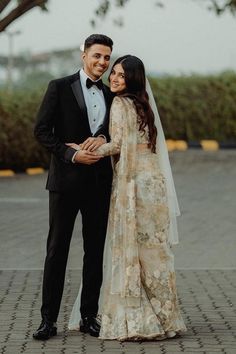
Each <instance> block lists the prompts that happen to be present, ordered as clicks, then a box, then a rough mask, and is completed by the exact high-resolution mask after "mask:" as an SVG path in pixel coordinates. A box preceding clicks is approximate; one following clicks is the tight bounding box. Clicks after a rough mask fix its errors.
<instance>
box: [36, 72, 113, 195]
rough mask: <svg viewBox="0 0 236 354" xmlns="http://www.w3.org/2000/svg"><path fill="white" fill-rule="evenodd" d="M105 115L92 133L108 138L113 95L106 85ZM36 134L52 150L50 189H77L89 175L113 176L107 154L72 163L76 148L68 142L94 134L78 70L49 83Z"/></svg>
mask: <svg viewBox="0 0 236 354" xmlns="http://www.w3.org/2000/svg"><path fill="white" fill-rule="evenodd" d="M103 94H104V97H105V101H106V107H107V110H106V116H105V118H104V122H103V125H102V126H101V127H100V128H99V130H98V131H97V132H96V133H95V134H94V135H93V136H98V135H99V134H103V135H105V136H106V138H107V140H108V141H109V134H108V126H109V111H110V106H111V102H112V99H113V96H112V94H111V93H110V90H109V88H108V87H107V86H105V85H103ZM34 133H35V137H36V139H37V140H38V141H39V142H40V144H42V145H43V146H44V147H45V148H46V149H47V150H48V151H49V152H51V153H52V157H51V162H50V168H49V174H48V180H47V185H46V188H47V189H48V190H50V191H58V192H59V191H69V190H72V191H73V190H75V189H78V188H79V187H80V188H81V186H83V184H84V183H86V181H87V178H88V176H90V180H91V174H92V175H94V180H97V178H99V179H100V178H107V177H108V176H109V175H110V177H111V173H112V172H111V163H110V158H109V157H105V158H102V159H101V160H100V161H98V162H96V163H95V164H93V165H85V164H80V163H76V164H74V163H72V161H71V160H72V156H73V155H74V153H75V151H76V150H74V149H73V148H71V147H68V146H66V145H65V143H77V144H80V143H82V142H83V141H84V140H86V139H87V138H88V137H90V136H92V133H91V130H90V126H89V121H88V115H87V108H86V104H85V100H84V95H83V91H82V87H81V83H80V76H79V72H78V73H76V74H74V75H71V76H67V77H64V78H61V79H57V80H53V81H51V82H50V83H49V86H48V89H47V92H46V94H45V96H44V99H43V101H42V104H41V107H40V109H39V112H38V115H37V122H36V125H35V130H34Z"/></svg>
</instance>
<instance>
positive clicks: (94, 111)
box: [80, 69, 106, 135]
mask: <svg viewBox="0 0 236 354" xmlns="http://www.w3.org/2000/svg"><path fill="white" fill-rule="evenodd" d="M87 78H89V79H90V80H91V78H90V77H89V76H88V75H87V74H86V73H85V72H84V70H83V69H81V70H80V81H81V86H82V90H83V94H84V100H85V103H86V106H87V112H88V120H89V125H90V130H91V132H92V134H93V135H94V134H95V133H96V131H98V129H99V128H100V126H101V125H102V124H103V121H104V118H105V114H106V104H105V99H104V95H103V92H102V90H99V88H98V87H97V86H95V85H93V86H92V87H90V88H87V86H86V80H87ZM92 81H93V80H92Z"/></svg>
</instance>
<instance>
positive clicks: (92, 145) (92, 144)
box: [80, 136, 106, 152]
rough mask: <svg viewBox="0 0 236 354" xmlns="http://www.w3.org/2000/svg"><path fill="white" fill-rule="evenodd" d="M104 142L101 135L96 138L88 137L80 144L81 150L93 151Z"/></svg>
mask: <svg viewBox="0 0 236 354" xmlns="http://www.w3.org/2000/svg"><path fill="white" fill-rule="evenodd" d="M105 143H106V140H105V139H104V138H103V137H102V136H98V137H96V138H88V139H86V140H85V141H84V142H83V143H82V144H80V149H81V150H86V151H91V152H92V151H95V150H97V148H99V146H101V145H103V144H105Z"/></svg>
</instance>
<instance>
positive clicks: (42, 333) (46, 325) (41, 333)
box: [33, 321, 57, 340]
mask: <svg viewBox="0 0 236 354" xmlns="http://www.w3.org/2000/svg"><path fill="white" fill-rule="evenodd" d="M56 335H57V327H56V326H55V325H54V324H53V323H52V322H46V321H42V323H41V325H40V326H39V328H38V329H37V331H36V332H34V334H33V338H34V339H38V340H47V339H49V338H51V337H53V336H56Z"/></svg>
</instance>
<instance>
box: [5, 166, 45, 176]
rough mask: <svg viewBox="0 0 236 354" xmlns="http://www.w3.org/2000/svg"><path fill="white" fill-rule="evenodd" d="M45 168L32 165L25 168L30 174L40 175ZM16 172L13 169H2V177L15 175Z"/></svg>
mask: <svg viewBox="0 0 236 354" xmlns="http://www.w3.org/2000/svg"><path fill="white" fill-rule="evenodd" d="M44 172H45V170H44V169H43V168H42V167H31V168H27V169H26V170H25V173H26V174H27V175H29V176H34V175H40V174H42V173H44ZM15 174H16V173H15V172H14V171H13V170H0V178H1V177H13V176H15Z"/></svg>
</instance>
